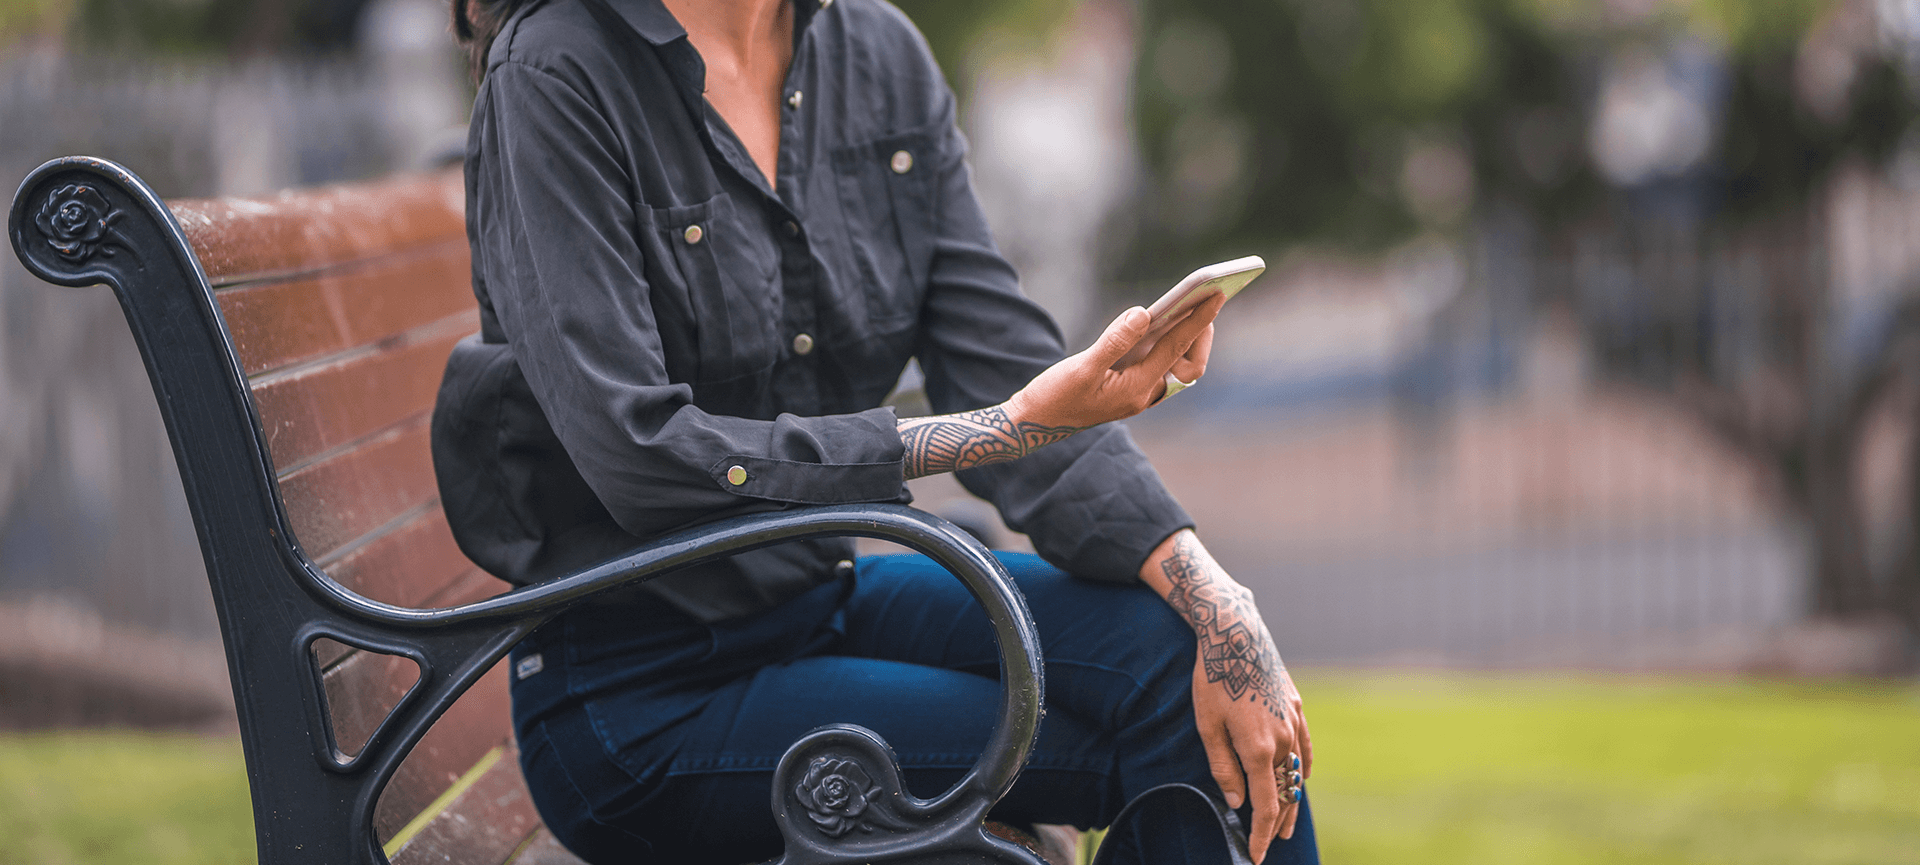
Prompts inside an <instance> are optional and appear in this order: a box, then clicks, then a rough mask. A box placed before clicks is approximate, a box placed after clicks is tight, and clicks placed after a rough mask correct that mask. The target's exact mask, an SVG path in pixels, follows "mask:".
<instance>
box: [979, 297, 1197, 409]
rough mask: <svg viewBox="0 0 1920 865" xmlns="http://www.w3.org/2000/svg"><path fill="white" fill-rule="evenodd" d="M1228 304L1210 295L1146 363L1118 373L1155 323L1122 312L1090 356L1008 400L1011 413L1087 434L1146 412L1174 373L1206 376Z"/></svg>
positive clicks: (1059, 366)
mask: <svg viewBox="0 0 1920 865" xmlns="http://www.w3.org/2000/svg"><path fill="white" fill-rule="evenodd" d="M1226 302H1227V301H1226V298H1225V297H1224V296H1220V295H1216V296H1214V297H1212V298H1209V299H1208V300H1207V302H1206V303H1203V304H1201V305H1200V306H1197V307H1195V308H1194V310H1193V312H1192V313H1191V314H1189V315H1188V316H1187V317H1186V318H1185V319H1184V320H1182V321H1181V322H1180V323H1179V324H1177V325H1174V326H1173V329H1172V330H1169V331H1167V332H1166V334H1164V335H1163V336H1161V337H1160V341H1159V342H1158V343H1156V344H1155V345H1154V347H1153V350H1152V351H1151V352H1148V353H1147V356H1146V358H1145V359H1143V360H1141V361H1140V362H1139V363H1136V364H1134V365H1132V366H1129V367H1127V368H1125V369H1120V370H1116V369H1113V368H1112V367H1113V365H1114V364H1115V363H1117V362H1119V360H1120V359H1121V358H1122V357H1125V356H1126V354H1127V352H1129V351H1132V350H1133V347H1134V346H1135V345H1136V344H1138V343H1139V342H1140V340H1141V339H1142V338H1144V337H1145V336H1146V334H1147V327H1148V324H1149V321H1150V320H1149V318H1148V316H1147V311H1146V310H1145V309H1142V308H1140V307H1137V306H1136V307H1134V308H1132V309H1129V310H1127V311H1126V312H1123V313H1121V314H1120V317H1119V318H1116V319H1114V320H1113V323H1112V324H1109V325H1107V330H1106V332H1105V333H1102V334H1100V338H1099V339H1097V340H1094V343H1093V345H1091V346H1088V347H1087V350H1086V351H1083V352H1080V353H1079V354H1076V355H1073V356H1071V357H1067V358H1064V359H1062V360H1061V361H1060V362H1059V363H1056V364H1054V365H1053V366H1050V367H1048V368H1047V369H1046V370H1045V371H1043V372H1041V373H1040V374H1039V375H1037V376H1034V379H1033V381H1031V382H1028V383H1027V386H1026V387H1023V388H1021V389H1020V390H1019V392H1018V393H1015V394H1014V395H1013V397H1012V398H1010V399H1008V400H1007V402H1006V406H1007V411H1008V413H1009V414H1010V415H1012V416H1013V417H1014V418H1015V419H1016V420H1017V421H1024V422H1026V423H1031V424H1035V425H1038V426H1044V427H1071V428H1074V429H1087V428H1088V427H1094V426H1099V425H1100V424H1103V423H1106V422H1108V421H1116V420H1121V419H1124V418H1129V417H1132V416H1134V415H1136V414H1139V413H1140V412H1142V411H1145V410H1146V408H1147V406H1150V405H1153V404H1154V403H1155V402H1157V401H1159V399H1160V396H1161V394H1163V393H1165V392H1166V377H1167V373H1169V372H1171V373H1173V374H1174V376H1175V377H1177V378H1179V379H1180V380H1181V381H1184V382H1193V381H1196V380H1198V379H1199V378H1200V376H1201V375H1203V374H1205V373H1206V371H1207V355H1208V353H1210V352H1211V351H1212V350H1213V319H1214V317H1215V316H1218V315H1219V314H1220V307H1222V306H1224V305H1226Z"/></svg>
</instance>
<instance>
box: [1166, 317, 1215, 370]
mask: <svg viewBox="0 0 1920 865" xmlns="http://www.w3.org/2000/svg"><path fill="white" fill-rule="evenodd" d="M1212 353H1213V325H1207V327H1206V329H1205V330H1202V331H1200V338H1199V339H1196V340H1194V341H1193V347H1192V348H1189V349H1187V353H1186V354H1183V355H1181V356H1180V357H1179V359H1178V360H1175V361H1174V362H1173V369H1172V370H1169V371H1170V372H1172V373H1173V377H1174V378H1177V379H1179V380H1181V381H1184V382H1186V383H1188V384H1192V383H1194V382H1196V381H1199V380H1200V377H1201V376H1203V375H1206V374H1207V357H1208V356H1209V355H1211V354H1212Z"/></svg>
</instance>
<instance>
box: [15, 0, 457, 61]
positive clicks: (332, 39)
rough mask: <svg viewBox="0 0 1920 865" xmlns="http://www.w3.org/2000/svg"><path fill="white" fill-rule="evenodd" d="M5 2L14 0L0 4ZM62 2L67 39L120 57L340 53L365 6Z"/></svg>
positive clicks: (319, 0) (254, 0)
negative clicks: (68, 20) (68, 17)
mask: <svg viewBox="0 0 1920 865" xmlns="http://www.w3.org/2000/svg"><path fill="white" fill-rule="evenodd" d="M8 2H22V0H0V3H8ZM40 2H51V0H40ZM62 2H70V3H72V4H73V5H74V9H73V15H72V24H71V35H72V38H73V39H74V40H75V41H76V42H78V43H79V44H81V45H85V46H88V47H91V48H97V49H106V50H112V51H120V52H140V53H162V54H214V55H225V56H232V57H246V56H258V55H269V54H289V53H294V54H298V53H324V52H329V51H337V50H341V49H345V48H348V47H350V46H351V45H352V43H353V38H354V35H355V29H356V27H357V25H358V23H359V20H360V12H361V10H363V9H364V8H365V7H366V6H367V5H368V0H62ZM448 38H452V37H451V36H449V37H448Z"/></svg>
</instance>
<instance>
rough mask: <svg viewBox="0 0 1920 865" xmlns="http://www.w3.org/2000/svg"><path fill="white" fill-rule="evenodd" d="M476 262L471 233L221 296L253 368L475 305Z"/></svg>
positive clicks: (244, 360)
mask: <svg viewBox="0 0 1920 865" xmlns="http://www.w3.org/2000/svg"><path fill="white" fill-rule="evenodd" d="M469 267H470V265H469V255H468V252H467V244H466V242H465V241H464V240H459V241H452V242H443V243H440V244H436V245H433V246H429V247H425V248H423V249H422V250H420V251H418V252H414V253H402V254H399V255H395V256H389V257H387V258H384V259H376V260H374V261H370V262H361V263H356V264H352V265H348V266H346V267H343V268H338V269H335V270H330V271H327V272H325V273H323V274H322V275H320V276H316V277H310V278H304V279H291V280H280V281H273V282H264V283H253V284H249V285H244V286H241V287H239V288H232V289H227V290H225V291H222V292H220V293H219V294H218V295H216V299H217V300H218V301H219V303H220V311H221V314H222V315H223V316H225V318H226V320H227V330H228V332H229V333H231V334H232V335H233V343H234V348H235V349H236V350H237V351H238V352H239V353H240V364H241V368H242V369H244V370H245V371H246V372H247V374H248V375H252V374H255V373H259V372H262V371H266V370H272V369H278V368H281V367H285V366H288V365H291V364H295V363H299V362H302V361H308V360H313V359H315V358H319V357H324V356H326V355H328V354H333V353H337V352H341V351H345V350H347V349H350V348H354V347H357V346H362V345H368V344H370V343H376V342H379V341H381V340H384V339H389V338H391V337H393V336H395V335H397V334H401V333H404V332H406V331H408V330H411V329H413V328H417V327H420V326H422V325H426V324H431V323H433V322H435V321H439V320H440V319H443V318H446V317H447V316H450V315H454V314H456V313H460V312H467V311H471V310H472V309H473V307H474V300H473V291H472V289H471V288H470V287H469V286H468V285H467V283H466V281H467V279H468V276H467V274H468V273H469V272H470V271H469ZM476 322H477V319H476ZM476 327H477V324H476Z"/></svg>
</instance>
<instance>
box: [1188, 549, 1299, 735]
mask: <svg viewBox="0 0 1920 865" xmlns="http://www.w3.org/2000/svg"><path fill="white" fill-rule="evenodd" d="M1160 570H1161V572H1162V573H1165V574H1166V575H1167V581H1168V582H1169V583H1171V584H1172V586H1173V589H1172V590H1171V591H1169V592H1168V593H1167V603H1168V604H1170V605H1172V606H1173V608H1174V610H1176V611H1178V612H1179V613H1180V615H1181V617H1183V618H1185V619H1186V620H1187V624H1189V625H1192V626H1193V632H1194V633H1195V634H1196V635H1198V636H1199V638H1200V658H1201V662H1202V668H1203V669H1205V670H1206V673H1207V681H1209V682H1219V683H1221V684H1222V685H1224V686H1225V687H1226V689H1227V696H1229V697H1231V698H1232V699H1234V700H1241V699H1248V700H1253V701H1254V702H1257V703H1260V704H1262V705H1265V706H1266V707H1267V711H1269V712H1272V713H1273V716H1274V717H1276V718H1282V719H1284V718H1286V716H1287V712H1286V707H1285V703H1284V702H1283V699H1284V698H1283V696H1282V680H1281V673H1282V672H1283V671H1284V670H1285V669H1286V668H1285V667H1284V666H1282V664H1281V663H1280V651H1279V650H1278V649H1276V648H1274V645H1273V636H1272V635H1271V634H1269V633H1267V626H1266V624H1265V623H1263V622H1261V621H1260V613H1259V611H1258V610H1256V609H1254V606H1253V592H1251V591H1248V590H1247V587H1245V586H1241V585H1237V584H1234V583H1227V584H1226V585H1224V586H1223V585H1221V584H1220V582H1218V581H1215V580H1213V579H1212V578H1211V577H1210V576H1209V575H1208V574H1207V571H1206V566H1205V565H1204V564H1203V563H1202V562H1201V560H1200V549H1199V546H1198V544H1197V543H1196V542H1195V541H1194V539H1193V536H1192V535H1190V534H1187V533H1185V532H1182V533H1181V534H1179V535H1177V536H1176V537H1175V539H1174V542H1173V554H1172V555H1170V556H1168V557H1167V559H1166V561H1163V562H1161V563H1160Z"/></svg>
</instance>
